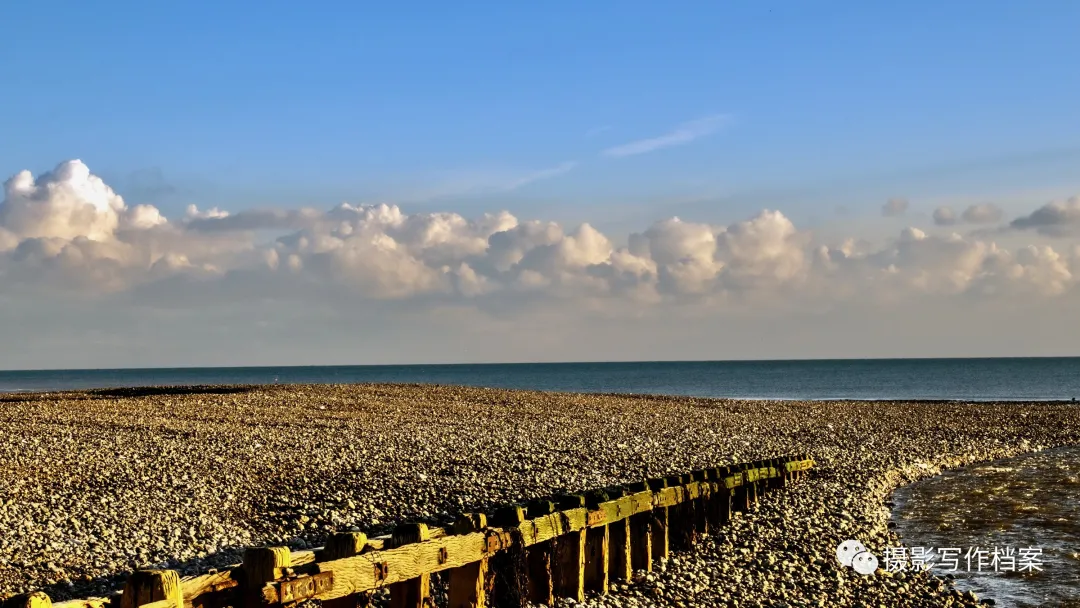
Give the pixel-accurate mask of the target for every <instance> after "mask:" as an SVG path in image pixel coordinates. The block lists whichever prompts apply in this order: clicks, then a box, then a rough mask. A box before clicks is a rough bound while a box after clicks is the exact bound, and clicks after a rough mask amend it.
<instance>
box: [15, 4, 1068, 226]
mask: <svg viewBox="0 0 1080 608" xmlns="http://www.w3.org/2000/svg"><path fill="white" fill-rule="evenodd" d="M1078 19H1080V4H1078V3H1075V2H1067V1H1058V2H1049V1H1046V2H1035V3H1018V2H968V1H963V2H960V1H958V2H949V3H937V2H906V3H863V2H815V3H795V2H763V3H716V2H682V3H678V4H677V5H670V6H668V7H663V6H662V5H661V4H660V3H655V2H601V1H593V2H589V3H571V2H545V3H533V4H530V5H524V4H523V3H503V2H469V3H453V4H451V3H436V2H412V3H395V4H393V5H392V4H391V3H385V4H381V5H378V6H377V5H376V4H375V3H355V2H320V3H304V4H301V3H296V2H260V3H254V2H225V3H222V2H207V1H192V2H186V3H144V2H128V1H120V0H113V1H109V2H103V3H86V2H79V3H76V2H67V1H61V2H49V3H40V2H22V3H18V5H16V6H9V7H6V8H5V21H6V22H7V23H8V24H9V25H8V27H6V28H5V29H6V32H5V35H4V37H3V38H2V40H0V71H2V72H3V74H5V80H6V86H5V87H4V88H5V89H6V92H5V94H3V95H0V116H2V117H3V118H0V121H2V122H0V134H2V141H3V145H2V146H0V171H2V172H3V174H4V176H8V175H12V174H14V173H15V172H16V171H18V170H21V169H30V170H32V171H33V172H35V173H40V172H43V171H46V170H48V169H51V168H52V167H53V166H54V165H55V164H56V163H57V162H59V161H61V160H65V159H69V158H81V159H82V160H83V161H85V162H86V163H87V164H88V165H89V166H90V167H91V168H92V169H93V170H94V171H95V173H97V174H100V175H102V176H103V177H105V178H106V181H107V182H109V183H110V184H113V185H114V186H115V187H116V188H117V189H118V190H119V191H120V192H121V193H122V194H125V195H126V198H127V199H128V200H129V202H135V203H138V202H154V203H157V204H158V205H159V206H160V207H161V208H162V209H163V211H164V212H166V214H170V213H173V214H175V213H177V211H178V210H179V209H182V208H183V206H185V205H186V204H187V203H190V202H194V203H197V204H199V205H200V206H207V205H211V204H217V205H221V206H224V207H227V208H230V209H234V210H235V209H239V208H246V207H261V206H296V205H301V204H310V205H317V206H325V205H331V204H336V203H337V202H340V201H342V200H349V201H357V202H364V201H372V200H392V201H402V202H403V203H405V204H406V206H407V207H409V208H410V209H423V208H428V207H430V208H439V209H452V210H455V211H462V212H465V213H473V212H479V211H487V210H495V209H497V208H504V207H505V208H510V209H511V210H513V211H515V212H516V213H520V214H523V215H527V216H532V217H544V218H548V217H552V219H561V220H578V221H580V220H592V221H594V222H599V223H603V220H598V219H597V218H596V217H592V216H594V215H603V218H604V219H606V220H608V221H611V222H617V221H618V219H619V217H620V213H622V214H623V215H625V216H627V217H630V218H632V219H633V221H634V223H635V224H639V223H640V222H638V221H637V219H638V218H639V217H646V216H647V218H648V219H657V218H658V217H662V216H665V215H671V214H679V215H682V216H690V217H692V218H694V219H702V220H710V221H711V220H716V221H730V220H733V219H738V218H740V217H741V216H744V215H746V214H748V213H752V212H754V211H756V210H757V209H760V208H761V207H779V208H782V209H783V210H784V212H785V213H786V214H788V215H789V216H790V217H792V218H793V219H796V220H802V221H803V222H805V221H812V220H814V219H815V218H816V219H820V218H821V217H825V216H828V215H829V214H830V213H832V211H833V209H834V208H835V207H836V206H838V205H844V206H845V207H848V208H849V209H853V210H856V211H857V210H860V209H865V210H867V212H868V213H870V212H874V213H876V210H877V209H879V208H880V205H881V203H882V201H883V200H884V199H886V198H888V197H890V196H908V197H912V198H915V199H917V198H918V197H920V196H948V195H953V194H954V195H957V196H963V195H976V196H979V195H982V196H993V195H995V193H1009V192H1023V191H1027V190H1033V189H1045V188H1053V187H1057V186H1060V187H1062V188H1069V187H1071V186H1073V185H1074V183H1075V180H1074V178H1073V175H1074V174H1075V168H1076V166H1077V164H1078V162H1077V161H1078V160H1080V116H1078V114H1080V111H1078V110H1077V105H1076V99H1077V98H1078V94H1080V75H1078V74H1077V72H1076V71H1075V70H1073V69H1072V66H1073V65H1074V64H1075V63H1076V61H1077V60H1078V59H1080V38H1078V37H1077V36H1076V34H1075V24H1076V23H1078V22H1080V20H1078ZM710 118H712V119H714V120H713V122H709V119H710ZM694 121H698V122H697V123H695V122H694ZM702 121H704V124H705V125H706V126H705V127H702V126H701V125H702V124H703V123H702ZM687 124H690V126H689V127H686V128H687V129H689V130H690V132H692V134H691V135H690V136H687V137H682V138H681V139H680V138H679V137H676V138H675V140H676V142H677V144H678V145H670V146H667V147H656V149H653V150H652V151H649V152H642V153H638V154H633V155H626V156H619V157H616V156H610V155H605V154H604V151H605V150H607V149H610V148H613V147H617V146H622V145H626V144H628V143H631V142H637V141H641V140H650V139H655V138H663V137H665V136H666V135H669V134H671V133H672V132H673V131H677V130H678V129H679V128H680V125H687ZM695 124H696V125H697V126H696V127H695V126H694V125H695ZM695 129H696V130H695ZM684 135H685V133H684ZM695 135H696V136H695ZM664 141H667V140H664ZM645 148H648V146H645ZM141 199H146V201H143V200H141ZM1035 202H1039V203H1041V202H1044V201H1041V200H1040V201H1035Z"/></svg>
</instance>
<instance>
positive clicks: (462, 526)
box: [449, 513, 493, 608]
mask: <svg viewBox="0 0 1080 608" xmlns="http://www.w3.org/2000/svg"><path fill="white" fill-rule="evenodd" d="M486 527H487V516H486V515H484V514H483V513H463V514H462V515H460V516H459V517H458V519H457V521H456V522H455V523H454V531H455V532H456V533H458V534H469V533H473V532H479V531H481V530H483V529H484V528H486ZM488 564H489V562H488V559H487V558H483V559H480V560H479V561H475V562H473V563H471V564H466V565H464V566H461V567H459V568H454V569H452V570H450V572H449V575H450V577H449V578H450V581H449V587H450V588H449V606H450V608H484V607H485V606H487V596H488V592H489V591H490V590H491V586H492V582H493V581H492V577H491V576H490V569H489V568H488Z"/></svg>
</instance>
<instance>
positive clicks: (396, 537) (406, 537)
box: [390, 524, 431, 608]
mask: <svg viewBox="0 0 1080 608" xmlns="http://www.w3.org/2000/svg"><path fill="white" fill-rule="evenodd" d="M426 540H431V532H430V531H429V530H428V527H427V524H402V525H400V526H398V527H396V528H394V532H393V534H392V535H391V538H390V544H391V545H392V546H393V547H402V546H404V545H409V544H412V543H419V542H423V541H426ZM430 601H431V575H430V574H427V573H425V574H421V575H420V576H418V577H416V578H414V579H410V580H407V581H402V582H400V583H394V584H392V585H390V606H391V608H426V607H427V606H428V605H429V603H430Z"/></svg>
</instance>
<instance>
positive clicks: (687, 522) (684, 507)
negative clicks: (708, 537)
mask: <svg viewBox="0 0 1080 608" xmlns="http://www.w3.org/2000/svg"><path fill="white" fill-rule="evenodd" d="M689 481H690V476H689V475H686V476H684V475H670V476H668V478H667V482H668V487H669V488H677V487H679V486H682V485H685V484H686V483H689ZM694 519H695V515H694V501H692V500H684V501H683V502H680V503H679V504H677V505H675V506H673V507H671V509H670V510H669V511H668V525H669V527H670V531H669V532H668V542H669V543H671V549H672V550H673V551H686V550H688V549H690V547H692V546H693V544H694V543H693V540H694Z"/></svg>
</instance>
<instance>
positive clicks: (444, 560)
mask: <svg viewBox="0 0 1080 608" xmlns="http://www.w3.org/2000/svg"><path fill="white" fill-rule="evenodd" d="M509 545H510V536H509V534H507V533H505V532H501V531H498V530H490V531H485V532H475V533H472V534H462V535H457V536H445V537H443V538H438V539H433V540H430V541H424V542H418V543H412V544H408V545H405V546H402V547H397V548H393V549H386V550H383V551H369V552H365V553H362V554H360V555H357V556H355V557H349V558H345V559H339V560H333V561H328V562H320V563H318V564H316V566H317V568H318V570H319V572H333V573H334V585H333V587H332V588H331V589H330V590H329V591H327V592H325V593H322V594H320V595H318V596H316V599H323V600H325V599H333V598H335V597H343V596H345V595H350V594H352V593H356V592H357V591H368V590H371V589H376V588H379V587H382V586H385V585H389V584H393V583H397V582H401V581H407V580H409V579H413V578H417V577H419V576H420V575H421V574H426V573H427V574H430V573H434V572H441V571H443V570H449V569H451V568H459V567H461V566H464V565H467V564H471V563H473V562H475V561H478V560H480V559H483V558H485V557H488V556H489V555H490V554H491V553H494V552H496V551H498V550H501V549H502V548H503V547H508V546H509Z"/></svg>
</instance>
